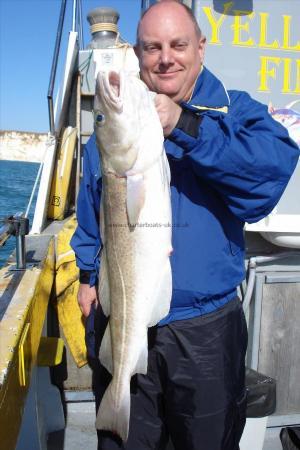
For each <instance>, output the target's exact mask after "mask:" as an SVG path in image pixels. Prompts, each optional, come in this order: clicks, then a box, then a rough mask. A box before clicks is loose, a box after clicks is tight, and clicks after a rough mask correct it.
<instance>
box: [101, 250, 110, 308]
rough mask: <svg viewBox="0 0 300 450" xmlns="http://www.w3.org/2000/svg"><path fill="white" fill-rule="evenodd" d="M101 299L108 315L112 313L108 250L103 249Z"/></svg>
mask: <svg viewBox="0 0 300 450" xmlns="http://www.w3.org/2000/svg"><path fill="white" fill-rule="evenodd" d="M99 301H100V304H101V307H102V310H103V312H104V314H105V315H106V317H108V316H109V315H110V298H109V282H108V275H107V259H106V250H105V248H103V249H102V253H101V265H100V276H99Z"/></svg>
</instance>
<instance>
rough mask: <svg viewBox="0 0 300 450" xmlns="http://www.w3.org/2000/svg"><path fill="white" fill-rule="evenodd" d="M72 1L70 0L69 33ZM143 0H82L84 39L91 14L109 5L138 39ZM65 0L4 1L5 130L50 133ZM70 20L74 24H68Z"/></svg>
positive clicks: (1, 92)
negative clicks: (53, 75)
mask: <svg viewBox="0 0 300 450" xmlns="http://www.w3.org/2000/svg"><path fill="white" fill-rule="evenodd" d="M72 3H73V2H72V0H67V11H66V14H67V17H68V19H66V21H65V28H66V33H65V35H64V38H65V41H66V38H67V33H68V31H69V30H70V28H71V17H72ZM140 4H141V2H140V0H82V8H83V21H84V27H85V35H84V44H85V46H86V45H87V43H88V42H89V40H90V34H89V24H88V22H87V20H86V16H87V13H88V12H89V11H90V10H92V9H94V8H96V7H99V6H110V7H113V8H115V9H117V11H118V12H119V14H120V20H119V24H118V25H119V31H120V33H121V36H122V37H123V38H124V39H125V40H126V41H128V42H130V43H134V40H135V31H136V25H137V22H138V19H139V16H140ZM60 6H61V0H0V130H19V131H34V132H42V133H43V132H48V130H49V119H48V105H47V91H48V84H49V79H50V70H51V64H52V58H53V52H54V46H55V39H56V31H57V25H58V20H59V13H60ZM68 25H69V26H68Z"/></svg>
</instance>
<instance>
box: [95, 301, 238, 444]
mask: <svg viewBox="0 0 300 450" xmlns="http://www.w3.org/2000/svg"><path fill="white" fill-rule="evenodd" d="M106 322H107V320H106V318H105V317H104V316H103V313H101V312H100V314H97V313H95V315H94V317H89V318H88V321H87V347H88V349H89V353H90V356H91V357H92V358H91V359H90V361H91V365H92V368H93V384H94V392H95V396H96V408H97V409H98V407H99V404H100V401H101V398H102V396H103V393H104V391H105V389H106V387H107V386H108V384H109V382H110V379H111V376H110V374H109V373H108V372H107V371H106V369H105V368H104V367H102V366H101V364H100V363H99V360H98V359H97V358H96V357H95V356H96V355H97V354H98V348H99V344H100V341H101V337H102V335H103V333H104V329H105V326H106ZM95 338H96V342H95ZM148 340H149V356H148V372H147V375H136V376H134V377H133V378H132V381H131V415H130V428H129V438H128V441H127V442H126V443H125V444H124V443H122V441H121V439H119V437H118V436H116V435H113V434H112V433H110V432H107V431H98V450H100V449H101V450H118V449H123V450H146V449H153V450H154V449H156V450H171V449H173V448H174V449H175V450H238V449H239V440H240V438H241V435H242V432H243V428H244V425H245V420H246V419H245V416H246V390H245V353H246V347H247V326H246V321H245V317H244V313H243V309H242V305H241V303H240V300H239V299H238V298H236V299H234V300H231V301H230V302H229V303H227V304H226V305H225V306H223V307H222V308H220V309H218V310H216V311H215V312H213V313H210V314H207V315H204V316H200V317H196V318H192V319H189V320H180V321H176V322H172V323H170V324H168V325H165V326H162V327H153V328H150V329H149V334H148Z"/></svg>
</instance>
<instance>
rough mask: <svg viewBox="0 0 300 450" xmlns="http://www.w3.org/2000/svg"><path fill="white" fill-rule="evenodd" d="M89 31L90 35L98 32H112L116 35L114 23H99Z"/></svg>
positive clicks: (116, 30)
mask: <svg viewBox="0 0 300 450" xmlns="http://www.w3.org/2000/svg"><path fill="white" fill-rule="evenodd" d="M90 30H91V33H97V32H98V31H113V32H114V33H117V32H118V27H117V25H116V24H115V23H111V22H101V23H94V24H93V25H91V27H90Z"/></svg>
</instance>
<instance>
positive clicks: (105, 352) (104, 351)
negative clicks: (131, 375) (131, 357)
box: [99, 324, 114, 375]
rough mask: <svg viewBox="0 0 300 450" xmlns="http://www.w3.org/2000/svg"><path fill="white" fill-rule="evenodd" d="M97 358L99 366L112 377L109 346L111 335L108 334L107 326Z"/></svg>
mask: <svg viewBox="0 0 300 450" xmlns="http://www.w3.org/2000/svg"><path fill="white" fill-rule="evenodd" d="M99 358H100V362H101V364H102V365H103V366H104V367H105V369H107V370H108V371H109V373H111V374H112V375H113V371H114V369H113V359H112V346H111V334H110V326H109V324H108V325H107V327H106V329H105V332H104V336H103V338H102V342H101V346H100V351H99Z"/></svg>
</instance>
